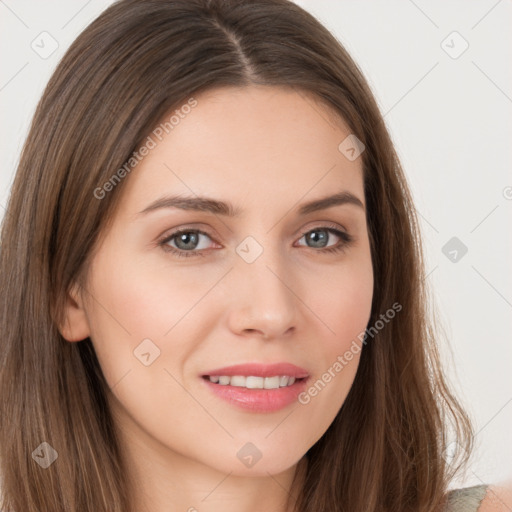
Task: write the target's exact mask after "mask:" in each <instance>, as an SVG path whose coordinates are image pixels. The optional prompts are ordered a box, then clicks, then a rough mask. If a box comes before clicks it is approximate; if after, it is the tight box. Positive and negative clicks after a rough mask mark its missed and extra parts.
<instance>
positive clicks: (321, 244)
mask: <svg viewBox="0 0 512 512" xmlns="http://www.w3.org/2000/svg"><path fill="white" fill-rule="evenodd" d="M332 235H334V237H335V238H338V239H339V240H340V241H339V242H338V243H337V244H336V243H334V244H331V245H330V246H329V245H328V241H329V239H330V238H332ZM302 238H305V239H306V244H312V245H307V247H309V248H311V249H319V251H318V252H338V251H342V250H344V249H346V248H347V247H348V246H349V245H350V243H351V242H352V240H353V238H352V236H350V235H349V234H348V233H346V232H344V231H341V230H340V229H338V228H335V227H331V226H319V227H317V228H314V229H310V230H309V231H306V232H305V233H302V237H301V239H302ZM299 245H303V244H299Z"/></svg>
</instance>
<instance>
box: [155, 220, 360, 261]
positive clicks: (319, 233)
mask: <svg viewBox="0 0 512 512" xmlns="http://www.w3.org/2000/svg"><path fill="white" fill-rule="evenodd" d="M333 236H334V238H338V239H339V241H338V243H334V244H331V245H328V241H329V240H330V239H331V238H332V237H333ZM203 237H205V238H206V239H209V240H210V241H211V240H212V238H211V237H210V235H209V234H208V233H206V232H204V231H201V230H199V229H180V230H176V231H174V232H173V233H171V234H170V235H168V236H166V237H165V238H164V239H163V240H161V241H160V242H158V245H159V246H160V247H162V249H163V250H164V251H166V252H170V253H172V254H175V255H176V256H179V257H185V258H187V257H191V256H205V252H204V249H208V248H209V247H208V246H209V244H208V241H205V240H201V238H203ZM302 238H305V239H306V244H307V245H306V246H307V247H308V248H309V249H318V250H317V251H315V252H321V253H334V252H339V251H342V250H344V249H346V248H347V247H348V246H349V245H350V244H351V242H352V241H353V238H352V236H351V235H349V234H348V233H346V232H344V231H341V230H340V229H338V228H337V227H333V226H319V227H317V228H314V229H310V230H309V231H306V232H304V233H302V236H301V238H300V239H299V240H301V239H302ZM310 244H311V245H310ZM299 245H304V244H299Z"/></svg>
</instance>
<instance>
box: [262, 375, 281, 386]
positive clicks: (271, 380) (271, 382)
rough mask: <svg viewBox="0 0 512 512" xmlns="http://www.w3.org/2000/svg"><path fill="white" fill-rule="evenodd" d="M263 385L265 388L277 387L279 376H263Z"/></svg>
mask: <svg viewBox="0 0 512 512" xmlns="http://www.w3.org/2000/svg"><path fill="white" fill-rule="evenodd" d="M263 387H264V388H265V389H277V388H278V387H279V377H278V376H277V377H265V382H264V384H263Z"/></svg>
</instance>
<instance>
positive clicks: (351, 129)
mask: <svg viewBox="0 0 512 512" xmlns="http://www.w3.org/2000/svg"><path fill="white" fill-rule="evenodd" d="M1 240H2V250H1V253H0V281H1V284H2V290H3V294H2V308H1V317H0V318H1V322H2V351H1V357H2V372H1V376H0V389H1V392H0V400H1V402H0V403H1V411H2V416H1V433H2V443H1V451H0V460H1V473H2V481H3V483H2V498H3V502H2V509H3V510H4V511H9V512H11V511H12V512H19V511H23V512H26V511H30V512H32V511H34V512H35V511H43V510H44V511H47V512H51V511H63V510H66V511H77V512H78V511H80V512H82V511H94V512H98V511H105V512H106V511H109V512H114V511H116V512H121V511H123V512H126V511H147V512H160V511H163V510H166V511H168V510H189V511H195V510H197V511H214V510H221V509H222V510H223V511H226V510H228V511H229V510H235V509H236V510H246V511H255V510H276V511H292V510H293V511H318V512H320V511H322V512H324V511H325V512H327V511H341V510H350V511H360V510H361V511H362V510H365V511H413V510H414V511H441V510H465V509H467V510H476V508H477V507H478V506H479V505H480V504H481V505H480V510H491V507H492V506H493V505H492V504H491V501H492V500H491V498H492V497H493V496H495V493H496V489H491V488H490V487H487V486H485V485H482V486H474V487H472V488H466V489H462V490H459V491H458V493H454V492H452V493H447V486H448V484H449V482H450V481H451V479H452V478H453V476H454V475H455V474H456V472H457V471H458V470H459V469H461V468H462V467H463V464H464V463H465V462H466V461H467V459H468V456H469V453H470V450H471V446H472V428H471V424H470V421H469V419H468V417H467V415H466V413H465V412H464V411H463V409H462V408H461V406H460V405H459V403H458V402H457V399H456V398H455V397H454V395H453V394H452V393H451V391H450V390H449V389H448V387H447V385H446V383H445V380H444V377H443V373H442V371H441V368H440V364H439V358H438V354H437V350H436V345H435V334H434V330H433V327H432V325H431V323H430V321H429V318H428V316H427V313H426V308H427V296H426V292H425V290H424V288H423V277H424V272H423V265H422V259H421V243H420V240H419V237H418V228H417V223H416V219H415V215H414V207H413V204H412V200H411V196H410V193H409V191H408V188H407V184H406V180H405V178H404V175H403V173H402V170H401V168H400V164H399V161H398V158H397V156H396V153H395V151H394V149H393V146H392V143H391V140H390V138H389V135H388V133H387V131H386V129H385V126H384V123H383V120H382V117H381V115H380V113H379V111H378V108H377V106H376V103H375V101H374V99H373V97H372V94H371V92H370V89H369V87H368V85H367V84H366V82H365V80H364V78H363V76H362V74H361V72H360V71H359V69H358V68H357V66H356V65H355V63H354V62H353V61H352V60H351V58H350V57H349V56H348V54H347V53H346V51H345V50H344V49H343V48H342V47H341V46H340V44H339V42H337V41H336V40H335V39H334V38H333V36H332V35H331V34H330V33H329V32H328V31H327V30H326V29H325V28H324V27H322V26H321V25H320V24H319V23H318V22H317V21H316V20H315V19H314V18H313V17H312V16H311V15H309V14H308V13H306V12H305V11H304V10H302V9H301V8H299V7H298V6H296V5H294V4H293V3H290V2H288V1H286V0H257V1H254V2H240V1H234V0H230V1H222V0H212V1H208V0H192V1H188V0H187V1H186V0H177V1H171V0H166V1H164V0H145V1H144V2H142V1H140V0H122V1H120V2H117V3H115V4H113V5H112V6H111V7H110V8H108V9H107V10H106V11H105V12H104V13H103V14H102V15H101V16H100V17H99V18H98V19H97V20H95V21H94V22H93V23H92V24H91V25H90V26H89V27H88V28H87V29H86V30H85V31H84V32H83V33H82V34H81V35H80V36H79V37H78V38H77V40H76V41H75V42H74V43H73V45H72V46H71V48H70V49H69V51H68V52H67V54H66V55H65V57H64V59H63V60H62V62H61V63H60V64H59V66H58V68H57V70H56V71H55V73H54V75H53V77H52V78H51V80H50V82H49V84H48V86H47V89H46V91H45V93H44V95H43V98H42V99H41V102H40V104H39V106H38V108H37V111H36V114H35V117H34V121H33V124H32V127H31V130H30V133H29V135H28V139H27V142H26V145H25V148H24V150H23V154H22V158H21V161H20V164H19V169H18V171H17V175H16V179H15V182H14V185H13V188H12V193H11V197H10V202H9V205H8V212H7V214H6V216H5V219H4V224H3V229H2V239H1ZM185 258H186V259H185ZM448 452H449V454H450V456H448V455H447V454H448ZM485 495H487V496H485ZM459 498H460V499H459ZM460 500H462V501H460ZM457 501H459V504H457V503H456V502H457ZM494 501H496V500H494ZM462 502H464V504H461V503H462ZM497 506H498V507H502V506H504V505H502V504H501V502H500V504H498V505H497ZM495 510H505V509H504V508H495Z"/></svg>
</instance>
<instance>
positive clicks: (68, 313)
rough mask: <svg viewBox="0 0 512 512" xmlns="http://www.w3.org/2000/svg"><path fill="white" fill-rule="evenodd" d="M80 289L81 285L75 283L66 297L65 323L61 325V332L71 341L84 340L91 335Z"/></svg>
mask: <svg viewBox="0 0 512 512" xmlns="http://www.w3.org/2000/svg"><path fill="white" fill-rule="evenodd" d="M80 290H81V289H80V287H79V285H78V284H76V283H75V284H74V285H73V288H72V289H71V291H70V293H69V294H68V296H67V298H66V304H65V307H64V324H63V325H61V326H60V327H59V332H60V333H61V334H62V336H63V337H64V338H65V339H66V340H67V341H70V342H73V341H81V340H84V339H85V338H87V337H88V336H89V335H90V329H89V321H88V319H87V315H86V313H85V309H84V303H83V299H82V296H81V294H80Z"/></svg>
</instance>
